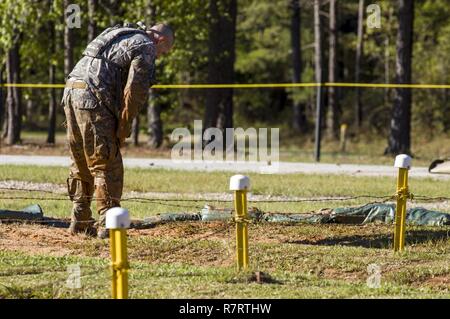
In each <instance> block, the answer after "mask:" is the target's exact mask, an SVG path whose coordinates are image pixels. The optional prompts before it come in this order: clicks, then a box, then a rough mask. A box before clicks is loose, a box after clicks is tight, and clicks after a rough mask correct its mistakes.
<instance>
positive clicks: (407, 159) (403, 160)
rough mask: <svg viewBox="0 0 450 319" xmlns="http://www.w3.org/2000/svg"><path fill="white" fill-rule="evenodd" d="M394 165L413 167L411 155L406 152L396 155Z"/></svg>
mask: <svg viewBox="0 0 450 319" xmlns="http://www.w3.org/2000/svg"><path fill="white" fill-rule="evenodd" d="M394 167H397V168H407V169H410V168H411V156H409V155H406V154H400V155H397V156H396V157H395V163H394Z"/></svg>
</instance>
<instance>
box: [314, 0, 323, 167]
mask: <svg viewBox="0 0 450 319" xmlns="http://www.w3.org/2000/svg"><path fill="white" fill-rule="evenodd" d="M320 5H321V1H320V0H314V44H315V45H314V47H315V50H314V62H315V77H316V83H318V84H319V86H318V87H317V92H316V132H315V144H316V145H315V159H316V161H317V162H320V142H321V138H322V133H321V128H322V112H323V111H322V110H323V86H322V83H323V51H322V38H323V34H322V32H323V30H322V24H321V18H320Z"/></svg>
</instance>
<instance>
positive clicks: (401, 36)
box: [385, 0, 414, 155]
mask: <svg viewBox="0 0 450 319" xmlns="http://www.w3.org/2000/svg"><path fill="white" fill-rule="evenodd" d="M398 23H399V27H398V32H397V60H396V69H395V71H396V82H397V83H398V84H408V83H411V63H412V44H413V43H412V41H413V33H414V1H410V0H398ZM411 101H412V91H411V89H401V88H396V89H394V105H393V109H392V119H391V131H390V135H389V140H388V147H387V149H386V151H385V153H386V154H393V155H396V154H400V153H410V151H411V137H410V133H411Z"/></svg>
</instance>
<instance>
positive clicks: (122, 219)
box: [106, 207, 130, 229]
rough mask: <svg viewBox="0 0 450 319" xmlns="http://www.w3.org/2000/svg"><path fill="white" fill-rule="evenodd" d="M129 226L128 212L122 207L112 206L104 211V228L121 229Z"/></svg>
mask: <svg viewBox="0 0 450 319" xmlns="http://www.w3.org/2000/svg"><path fill="white" fill-rule="evenodd" d="M129 227H130V214H129V213H128V210H127V209H125V208H122V207H113V208H110V209H108V211H107V212H106V228H108V229H122V228H129Z"/></svg>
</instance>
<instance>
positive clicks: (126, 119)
mask: <svg viewBox="0 0 450 319" xmlns="http://www.w3.org/2000/svg"><path fill="white" fill-rule="evenodd" d="M94 41H95V40H94ZM94 41H93V42H94ZM93 42H92V43H93ZM88 48H89V46H88ZM155 58H156V48H155V44H154V43H153V41H152V40H151V39H150V38H149V37H148V36H147V35H145V34H143V33H142V32H139V31H137V32H136V33H131V34H126V35H123V36H119V37H117V38H116V39H114V40H113V41H112V42H111V43H110V44H109V45H107V46H106V47H105V48H104V50H103V51H102V53H101V54H100V55H99V57H92V56H87V55H85V56H83V58H82V59H81V60H80V61H79V62H78V63H77V64H76V66H75V67H74V69H73V71H72V72H71V73H70V74H69V77H68V79H70V80H74V79H77V80H84V81H85V82H86V83H87V84H88V89H89V90H90V91H91V92H92V93H93V94H94V96H95V98H96V100H97V102H98V103H97V104H98V106H99V107H106V108H108V109H109V110H110V111H111V112H112V113H113V114H114V115H115V116H116V118H117V119H118V125H117V137H118V138H119V139H120V140H122V141H123V140H124V139H125V138H126V137H129V136H130V134H131V124H132V121H133V118H134V117H135V116H136V115H137V114H138V111H139V109H140V108H141V107H143V105H144V103H145V102H146V100H147V99H148V94H149V87H150V86H151V85H153V84H154V82H155V78H154V73H155ZM93 111H95V110H93Z"/></svg>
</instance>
